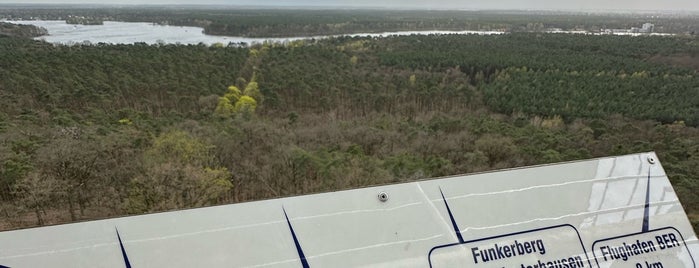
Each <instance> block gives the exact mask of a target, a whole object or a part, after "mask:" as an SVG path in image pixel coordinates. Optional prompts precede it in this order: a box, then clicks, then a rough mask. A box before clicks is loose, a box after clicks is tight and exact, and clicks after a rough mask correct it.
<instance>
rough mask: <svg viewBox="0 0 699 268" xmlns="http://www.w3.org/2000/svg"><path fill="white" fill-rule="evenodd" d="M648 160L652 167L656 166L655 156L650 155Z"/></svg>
mask: <svg viewBox="0 0 699 268" xmlns="http://www.w3.org/2000/svg"><path fill="white" fill-rule="evenodd" d="M646 159H648V163H650V164H651V165H653V164H655V158H653V156H650V155H649V156H648V158H646Z"/></svg>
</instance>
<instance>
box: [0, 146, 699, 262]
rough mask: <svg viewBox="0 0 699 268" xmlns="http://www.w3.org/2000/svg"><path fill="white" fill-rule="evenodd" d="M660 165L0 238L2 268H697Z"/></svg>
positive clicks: (617, 165) (360, 193)
mask: <svg viewBox="0 0 699 268" xmlns="http://www.w3.org/2000/svg"><path fill="white" fill-rule="evenodd" d="M698 256H699V242H698V241H697V237H696V234H695V233H694V231H693V229H692V227H691V225H690V223H689V221H688V219H687V215H686V214H685V212H684V210H683V209H682V205H681V204H680V202H679V200H678V199H677V195H676V194H675V192H674V190H673V188H672V185H671V184H670V181H669V180H668V178H667V176H666V174H665V171H664V170H663V168H662V166H661V165H660V162H659V161H658V160H657V157H656V155H655V154H654V153H642V154H635V155H626V156H619V157H609V158H601V159H593V160H587V161H578V162H571V163H563V164H555V165H545V166H537V167H530V168H520V169H512V170H504V171H497V172H490V173H482V174H474V175H464V176H454V177H447V178H439V179H433V180H425V181H417V182H411V183H403V184H395V185H385V186H377V187H370V188H363V189H356V190H348V191H340V192H332V193H323V194H314V195H307V196H298V197H289V198H281V199H274V200H266V201H258V202H249V203H242V204H233V205H224V206H215V207H207V208H200V209H191V210H182V211H174V212H166V213H157V214H149V215H141V216H133V217H123V218H115V219H107V220H99V221H91V222H82V223H75V224H65V225H56V226H49V227H41V228H32V229H25V230H16V231H8V232H0V268H2V267H11V268H36V267H47V268H48V267H50V268H57V267H70V268H78V267H85V268H88V267H89V268H93V267H114V268H117V267H119V268H124V267H126V268H131V267H133V268H144V267H168V268H176V267H188V268H190V267H212V268H213V267H227V268H230V267H302V268H305V267H440V268H441V267H469V268H495V267H497V268H578V267H596V268H681V267H691V268H696V264H697V262H698V261H699V259H697V257H698Z"/></svg>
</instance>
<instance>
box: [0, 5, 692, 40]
mask: <svg viewBox="0 0 699 268" xmlns="http://www.w3.org/2000/svg"><path fill="white" fill-rule="evenodd" d="M0 18H7V19H12V20H18V19H23V20H34V19H41V20H68V21H72V20H73V19H70V20H69V18H83V20H85V21H92V22H95V23H100V22H101V21H125V22H152V23H157V24H164V25H177V26H197V27H202V28H203V29H204V32H205V33H206V34H210V35H228V36H245V37H290V36H319V35H340V34H354V33H377V32H393V31H418V30H452V31H463V30H474V31H494V30H498V31H505V32H543V31H546V30H547V29H562V30H585V31H591V32H599V31H600V30H601V29H630V28H632V27H640V26H641V25H642V24H643V23H654V24H655V25H656V28H655V31H656V32H661V33H676V34H688V35H696V34H697V33H698V31H697V29H699V18H698V17H697V16H696V15H693V14H691V13H690V14H677V15H670V14H663V13H658V14H653V13H651V14H643V13H641V14H634V13H631V14H625V13H622V14H620V13H608V14H607V13H580V12H554V11H460V10H454V11H449V10H435V11H425V10H356V9H349V10H342V9H339V10H323V9H320V10H312V9H308V10H296V9H294V10H285V9H251V8H244V9H233V8H231V7H225V6H223V7H219V8H212V7H207V6H201V7H196V8H191V7H190V8H183V7H178V6H172V7H161V6H139V7H128V6H118V7H109V6H97V7H90V8H85V7H82V8H80V7H70V8H66V7H62V6H53V7H51V6H32V5H27V6H4V7H3V6H1V5H0Z"/></svg>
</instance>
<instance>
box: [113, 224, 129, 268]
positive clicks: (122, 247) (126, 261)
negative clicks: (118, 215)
mask: <svg viewBox="0 0 699 268" xmlns="http://www.w3.org/2000/svg"><path fill="white" fill-rule="evenodd" d="M114 229H115V230H116V234H117V239H119V247H121V255H122V256H123V257H124V264H126V268H131V263H130V262H129V256H127V255H126V250H125V249H124V244H123V243H122V242H121V236H120V235H119V229H117V228H114Z"/></svg>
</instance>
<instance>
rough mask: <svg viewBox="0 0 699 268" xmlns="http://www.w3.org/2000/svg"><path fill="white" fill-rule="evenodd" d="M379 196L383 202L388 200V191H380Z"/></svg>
mask: <svg viewBox="0 0 699 268" xmlns="http://www.w3.org/2000/svg"><path fill="white" fill-rule="evenodd" d="M378 197H379V201H381V202H386V201H388V194H387V193H386V192H380V193H379V196H378Z"/></svg>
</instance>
